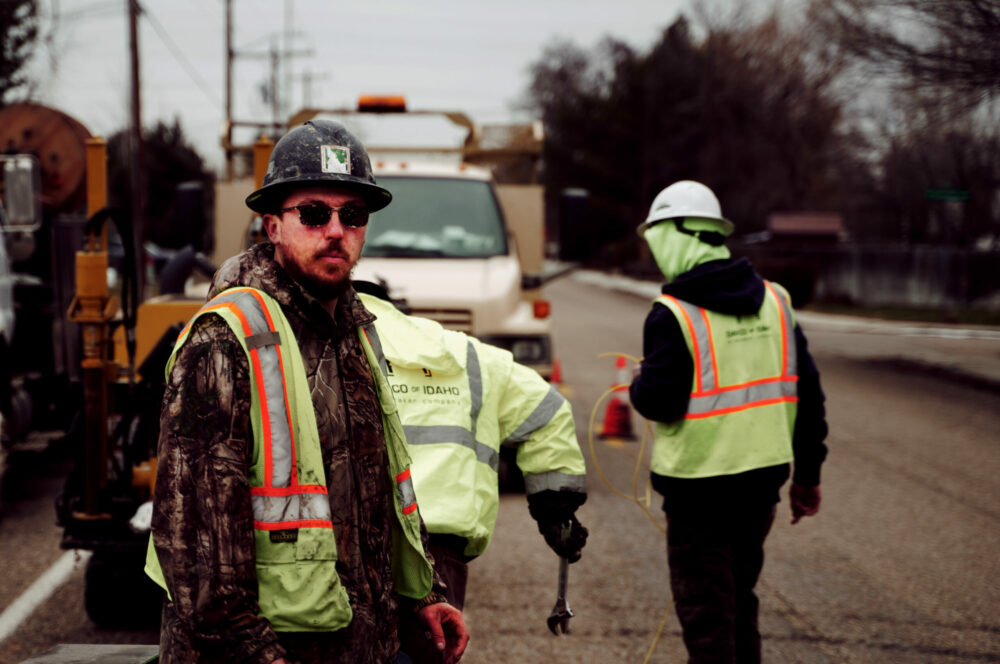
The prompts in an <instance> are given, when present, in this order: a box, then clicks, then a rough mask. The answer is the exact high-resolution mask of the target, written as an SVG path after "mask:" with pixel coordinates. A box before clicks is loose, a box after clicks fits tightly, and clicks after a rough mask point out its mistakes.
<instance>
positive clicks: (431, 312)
mask: <svg viewBox="0 0 1000 664" xmlns="http://www.w3.org/2000/svg"><path fill="white" fill-rule="evenodd" d="M412 313H413V315H414V316H423V317H424V318H430V319H431V320H436V321H437V322H439V323H441V325H443V326H444V327H445V328H447V329H449V330H457V331H459V332H465V333H466V334H472V312H471V311H469V310H468V309H416V308H415V309H413V312H412Z"/></svg>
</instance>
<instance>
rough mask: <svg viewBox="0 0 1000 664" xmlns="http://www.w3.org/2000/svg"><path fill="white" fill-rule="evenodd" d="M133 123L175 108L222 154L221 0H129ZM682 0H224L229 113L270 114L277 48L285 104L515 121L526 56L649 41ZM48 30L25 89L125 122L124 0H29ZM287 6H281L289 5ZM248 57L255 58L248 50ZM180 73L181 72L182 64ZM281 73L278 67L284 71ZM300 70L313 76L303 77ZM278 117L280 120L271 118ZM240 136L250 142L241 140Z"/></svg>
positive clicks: (213, 154)
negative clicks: (36, 3)
mask: <svg viewBox="0 0 1000 664" xmlns="http://www.w3.org/2000/svg"><path fill="white" fill-rule="evenodd" d="M142 4H143V6H144V7H145V8H146V9H148V12H147V14H146V16H144V17H143V19H142V20H141V21H140V33H139V41H140V49H141V58H140V59H141V72H142V106H143V124H144V125H145V126H150V125H152V124H154V123H155V122H156V121H157V120H161V119H162V120H165V121H172V120H173V119H174V118H175V117H178V118H180V121H181V124H182V125H183V127H184V130H185V132H186V133H187V135H188V137H189V139H190V140H191V142H192V143H193V144H194V145H195V147H196V148H197V149H198V151H199V152H200V153H201V154H202V155H203V156H204V157H205V158H206V159H207V160H208V162H209V163H210V164H211V165H212V166H213V167H219V166H220V164H221V161H222V155H221V150H220V148H219V134H220V130H221V125H222V120H223V117H224V94H225V93H224V87H223V86H224V80H225V79H224V71H225V53H224V50H225V49H224V43H225V42H224V35H225V31H224V24H225V4H224V2H223V1H222V0H142ZM689 4H690V2H689V0H615V1H612V0H355V1H354V2H344V1H343V0H234V1H233V7H234V11H233V13H234V40H233V41H234V45H235V48H236V49H237V52H238V53H243V54H245V55H244V56H243V57H239V58H238V59H237V60H236V64H235V70H234V75H235V79H234V100H235V109H234V117H236V118H237V119H248V120H263V121H267V120H270V119H271V110H270V106H269V105H268V104H267V103H265V102H264V101H263V100H262V98H261V94H260V87H261V85H262V84H263V83H265V82H266V80H267V77H268V71H269V65H268V61H267V59H266V58H264V57H260V56H261V55H263V54H266V53H267V51H268V50H269V49H270V48H271V47H272V44H273V45H274V46H276V47H277V48H281V47H282V46H283V45H284V41H283V40H284V35H285V31H286V25H288V22H287V21H286V17H287V16H288V15H289V13H290V15H291V17H292V21H291V24H290V25H289V26H288V28H289V29H291V30H292V31H294V34H293V36H292V39H291V42H290V47H291V49H293V50H295V51H299V52H308V53H309V54H308V55H302V56H298V57H294V58H290V59H289V60H288V68H289V72H290V74H291V76H290V77H284V78H286V79H290V81H291V89H290V91H288V94H287V98H289V99H290V102H289V104H288V106H289V109H290V110H295V109H298V108H300V107H301V106H302V105H303V104H304V103H305V102H306V101H307V100H309V101H311V105H313V106H320V107H345V106H352V105H354V103H355V101H356V99H357V97H358V95H360V94H363V93H382V94H388V93H395V94H403V95H405V96H406V97H407V99H408V103H409V106H410V108H414V109H416V108H425V109H448V110H452V109H454V110H462V111H465V112H467V113H469V114H470V115H472V116H473V118H474V119H476V120H477V121H480V122H503V121H510V120H513V119H515V118H514V116H513V107H514V105H515V103H516V102H517V100H518V99H519V97H520V96H521V95H522V93H523V92H524V90H525V89H526V87H527V85H528V83H529V76H528V67H529V65H530V64H531V63H532V62H534V61H536V60H537V59H538V58H539V57H540V56H541V53H542V51H543V48H544V47H545V46H546V45H547V44H550V43H552V41H553V40H555V39H557V38H561V39H566V40H570V41H572V42H574V43H575V44H577V45H579V46H583V47H588V48H589V47H591V46H594V45H595V44H597V43H598V42H599V41H600V39H601V38H603V37H605V36H613V37H615V38H617V39H621V40H623V41H626V42H628V43H630V44H632V45H633V46H634V47H636V48H638V49H646V48H648V47H649V46H650V45H651V44H652V43H653V42H654V40H655V39H656V38H657V37H658V36H659V34H660V32H661V31H662V30H663V28H664V27H666V26H667V25H669V24H670V23H671V22H672V21H673V20H674V19H675V18H676V17H677V14H678V12H679V11H680V9H682V8H686V7H688V6H689ZM42 5H43V12H44V14H45V17H44V21H43V33H44V34H45V35H48V36H50V38H49V39H48V40H47V41H46V45H45V46H44V47H43V48H41V49H39V57H37V58H36V61H35V63H34V71H35V80H36V81H37V82H38V88H37V93H36V98H37V100H38V101H40V102H42V103H45V104H48V105H51V106H53V107H55V108H57V109H59V110H61V111H64V112H66V113H68V114H69V115H72V116H73V117H75V118H76V119H78V120H80V121H81V122H82V123H83V124H84V125H86V126H87V128H88V129H89V130H90V131H91V132H92V133H94V134H100V135H104V136H108V135H109V134H110V133H112V132H114V131H116V130H118V129H120V128H122V127H124V126H125V125H126V124H127V123H128V119H129V112H130V111H129V101H128V100H129V84H128V82H129V61H128V27H127V22H126V7H127V0H42ZM289 10H290V12H289ZM252 54H257V55H252ZM192 70H193V72H194V73H192ZM283 73H284V72H283ZM304 76H311V77H312V84H311V85H308V86H307V85H304ZM282 119H284V118H282ZM247 142H249V140H247Z"/></svg>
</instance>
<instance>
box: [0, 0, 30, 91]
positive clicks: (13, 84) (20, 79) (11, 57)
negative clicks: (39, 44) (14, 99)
mask: <svg viewBox="0 0 1000 664" xmlns="http://www.w3.org/2000/svg"><path fill="white" fill-rule="evenodd" d="M37 38H38V1H37V0H2V1H0V106H3V105H4V104H5V103H7V101H8V97H9V96H10V94H11V93H12V92H14V91H16V90H18V89H20V88H24V87H25V86H27V84H28V79H27V77H26V76H25V75H24V72H23V70H24V65H25V64H27V62H28V60H29V59H30V58H31V52H32V49H33V47H34V45H35V41H36V40H37Z"/></svg>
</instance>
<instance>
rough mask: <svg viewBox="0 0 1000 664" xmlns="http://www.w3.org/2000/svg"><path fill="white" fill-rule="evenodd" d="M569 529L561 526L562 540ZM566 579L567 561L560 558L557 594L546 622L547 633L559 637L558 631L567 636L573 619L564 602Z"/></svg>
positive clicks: (568, 525) (567, 603) (567, 605)
mask: <svg viewBox="0 0 1000 664" xmlns="http://www.w3.org/2000/svg"><path fill="white" fill-rule="evenodd" d="M570 528H572V524H570V523H569V522H567V523H566V525H564V526H563V531H562V537H563V539H564V540H565V539H566V538H567V537H569V531H570ZM568 578H569V560H568V559H566V558H563V557H561V556H560V558H559V594H558V595H557V596H556V605H555V606H554V607H552V613H550V614H549V617H548V619H547V620H546V623H547V624H548V626H549V631H550V632H552V633H553V634H555V635H556V636H559V630H560V629H561V630H562V633H563V634H569V619H570V618H572V617H573V611H572V610H571V609H570V608H569V602H568V601H567V600H566V581H567V579H568Z"/></svg>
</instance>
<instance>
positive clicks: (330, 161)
mask: <svg viewBox="0 0 1000 664" xmlns="http://www.w3.org/2000/svg"><path fill="white" fill-rule="evenodd" d="M320 161H321V163H322V166H321V168H322V169H323V172H324V173H347V174H348V175H350V173H351V151H350V149H348V148H345V147H341V146H339V145H321V146H320Z"/></svg>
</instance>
